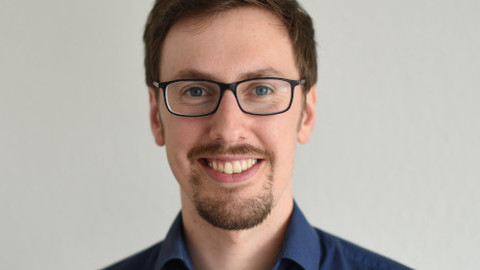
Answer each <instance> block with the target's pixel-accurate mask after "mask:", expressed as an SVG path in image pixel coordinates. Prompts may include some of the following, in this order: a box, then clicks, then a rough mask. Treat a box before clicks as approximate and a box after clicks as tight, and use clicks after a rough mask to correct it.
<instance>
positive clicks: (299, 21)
mask: <svg viewBox="0 0 480 270" xmlns="http://www.w3.org/2000/svg"><path fill="white" fill-rule="evenodd" d="M242 6H257V7H260V8H265V9H267V10H269V11H271V12H272V13H274V14H275V15H277V16H278V17H279V18H280V20H281V21H282V22H283V23H284V24H285V26H286V28H287V30H288V34H289V36H290V40H291V42H292V45H293V49H294V53H295V59H296V64H297V68H298V69H299V71H300V75H301V78H302V79H305V85H304V89H306V91H308V90H309V89H310V88H311V87H312V86H313V85H314V84H315V83H316V81H317V54H316V49H315V38H314V30H313V25H312V19H311V18H310V16H309V15H308V14H307V12H306V11H305V10H304V9H303V8H302V7H301V6H300V5H299V3H298V2H297V1H296V0H156V2H155V5H154V6H153V9H152V11H151V12H150V15H149V16H148V20H147V24H146V26H145V32H144V35H143V40H144V42H145V69H146V82H147V85H148V86H152V83H153V81H155V80H159V78H158V77H159V68H160V61H161V48H162V44H163V41H164V40H165V37H166V35H167V33H168V31H169V29H170V27H172V25H173V24H174V23H175V22H177V21H179V20H180V19H182V18H186V17H191V16H195V15H210V14H215V13H219V12H222V11H226V10H229V9H232V8H236V7H242Z"/></svg>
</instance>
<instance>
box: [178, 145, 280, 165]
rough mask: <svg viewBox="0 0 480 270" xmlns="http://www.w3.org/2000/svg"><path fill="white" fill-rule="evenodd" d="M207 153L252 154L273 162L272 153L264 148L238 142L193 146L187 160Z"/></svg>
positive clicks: (195, 158)
mask: <svg viewBox="0 0 480 270" xmlns="http://www.w3.org/2000/svg"><path fill="white" fill-rule="evenodd" d="M208 155H254V156H260V157H262V159H266V160H268V161H270V162H271V163H273V153H272V152H271V151H268V150H266V149H260V148H258V147H255V146H252V145H250V144H239V145H234V146H228V147H226V146H223V145H222V144H219V143H211V144H205V145H199V146H195V147H193V148H192V149H190V151H188V154H187V157H188V160H189V161H190V162H191V163H193V162H195V161H196V160H198V159H199V158H201V157H204V156H208Z"/></svg>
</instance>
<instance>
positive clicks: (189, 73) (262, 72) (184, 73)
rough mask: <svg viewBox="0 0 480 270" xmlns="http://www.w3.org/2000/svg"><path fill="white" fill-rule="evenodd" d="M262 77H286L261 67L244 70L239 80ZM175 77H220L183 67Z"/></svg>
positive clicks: (213, 79)
mask: <svg viewBox="0 0 480 270" xmlns="http://www.w3.org/2000/svg"><path fill="white" fill-rule="evenodd" d="M261 77H284V74H283V73H282V72H280V71H278V70H276V69H274V68H271V67H267V68H260V69H255V70H252V71H248V72H244V73H242V74H241V75H240V77H239V80H247V79H253V78H261ZM174 78H175V79H206V80H212V81H216V80H218V78H217V77H216V76H215V75H214V74H210V73H206V72H202V71H200V70H196V69H183V70H180V71H179V72H177V73H176V74H175V76H174Z"/></svg>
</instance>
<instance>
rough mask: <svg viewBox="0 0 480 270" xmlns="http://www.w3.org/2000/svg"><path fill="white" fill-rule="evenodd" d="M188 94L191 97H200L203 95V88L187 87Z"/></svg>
mask: <svg viewBox="0 0 480 270" xmlns="http://www.w3.org/2000/svg"><path fill="white" fill-rule="evenodd" d="M188 94H189V95H190V96H192V97H200V96H202V95H203V89H202V88H200V87H192V88H190V89H188Z"/></svg>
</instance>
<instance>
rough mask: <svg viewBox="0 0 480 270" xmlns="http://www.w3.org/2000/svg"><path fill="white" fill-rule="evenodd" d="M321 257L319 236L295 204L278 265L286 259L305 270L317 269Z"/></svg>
mask: <svg viewBox="0 0 480 270" xmlns="http://www.w3.org/2000/svg"><path fill="white" fill-rule="evenodd" d="M320 257H321V247H320V242H319V239H318V235H317V233H316V231H315V229H314V228H313V227H312V226H311V225H310V224H309V223H308V221H307V219H306V218H305V216H304V215H303V213H302V211H300V208H298V206H297V204H296V203H294V206H293V212H292V215H291V217H290V224H289V225H288V229H287V233H286V235H285V239H284V241H283V246H282V250H281V251H280V256H279V260H278V262H277V264H279V263H281V261H282V260H284V259H289V260H291V261H294V262H295V263H297V264H298V265H300V266H302V267H303V268H304V269H317V268H318V265H319V263H320Z"/></svg>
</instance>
